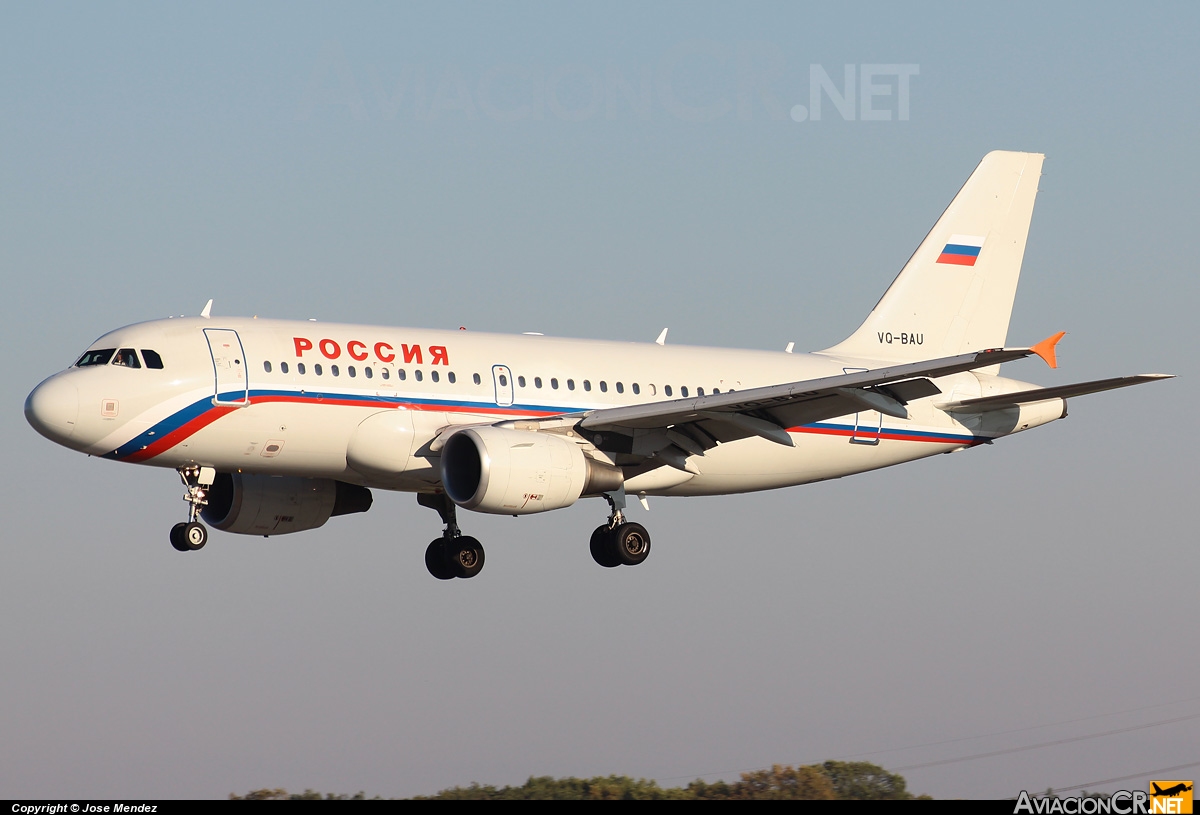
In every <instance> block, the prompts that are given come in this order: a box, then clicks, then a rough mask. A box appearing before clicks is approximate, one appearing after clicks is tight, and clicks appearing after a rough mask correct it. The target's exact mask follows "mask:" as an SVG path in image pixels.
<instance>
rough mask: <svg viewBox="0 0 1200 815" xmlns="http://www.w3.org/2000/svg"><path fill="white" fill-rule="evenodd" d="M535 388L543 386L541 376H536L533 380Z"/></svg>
mask: <svg viewBox="0 0 1200 815" xmlns="http://www.w3.org/2000/svg"><path fill="white" fill-rule="evenodd" d="M533 386H534V387H535V388H540V387H541V386H542V378H541V377H540V376H535V377H534V378H533Z"/></svg>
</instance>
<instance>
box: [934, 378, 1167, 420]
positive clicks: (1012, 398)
mask: <svg viewBox="0 0 1200 815" xmlns="http://www.w3.org/2000/svg"><path fill="white" fill-rule="evenodd" d="M1172 377H1173V374H1138V375H1137V376H1117V377H1113V378H1112V379H1095V380H1092V381H1091V382H1076V383H1075V384H1074V385H1056V386H1054V387H1052V388H1034V389H1032V390H1027V391H1017V392H1015V393H1000V394H996V395H995V396H980V397H978V398H975V399H963V400H961V401H958V402H947V403H945V404H935V405H934V407H937V408H939V409H940V410H949V411H954V412H958V413H977V412H980V411H985V410H997V409H999V408H1004V407H1012V406H1016V405H1022V404H1026V403H1028V402H1040V401H1042V400H1043V399H1066V398H1067V397H1069V396H1083V395H1084V394H1086V393H1099V392H1101V391H1111V390H1114V389H1116V388H1127V387H1129V386H1130V385H1140V384H1142V383H1143V382H1156V381H1157V380H1159V379H1171V378H1172Z"/></svg>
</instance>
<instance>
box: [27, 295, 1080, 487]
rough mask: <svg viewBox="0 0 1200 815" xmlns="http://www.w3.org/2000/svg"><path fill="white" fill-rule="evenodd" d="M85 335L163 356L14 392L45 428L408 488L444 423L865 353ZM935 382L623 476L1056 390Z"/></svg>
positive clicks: (814, 369)
mask: <svg viewBox="0 0 1200 815" xmlns="http://www.w3.org/2000/svg"><path fill="white" fill-rule="evenodd" d="M91 349H135V350H137V351H138V353H139V354H140V353H142V352H143V351H144V350H151V351H153V352H155V354H156V355H157V356H158V357H160V358H161V360H162V367H161V368H151V367H148V366H147V365H146V364H142V365H141V367H138V368H132V367H127V366H122V365H117V364H112V363H106V364H98V365H90V366H88V365H85V366H82V367H72V368H70V369H68V370H66V371H63V372H61V373H59V374H56V375H55V376H53V377H51V378H50V379H48V380H46V382H44V383H43V384H42V385H41V386H39V388H38V390H37V391H35V392H34V394H31V396H30V404H34V403H35V402H36V401H37V400H38V399H39V396H38V394H39V393H40V394H41V397H40V398H41V402H39V403H38V404H41V405H43V406H44V407H42V408H40V413H38V411H36V410H35V411H34V412H35V413H38V415H39V416H41V418H40V419H39V422H38V424H36V425H35V426H37V427H38V429H39V431H40V432H42V433H43V434H45V435H47V436H49V437H51V438H52V439H54V440H55V441H57V442H58V443H60V444H63V445H66V446H68V447H71V448H73V449H76V450H80V451H82V452H85V453H87V454H89V455H95V456H103V457H107V458H112V459H116V460H120V461H128V462H133V463H143V464H150V465H154V466H160V467H171V468H180V467H185V466H189V465H199V466H205V467H212V468H215V469H217V470H220V471H225V472H243V473H250V474H264V475H291V476H303V477H310V478H330V479H335V480H339V481H345V482H348V483H354V484H360V485H363V486H367V487H379V488H383V489H394V490H407V491H430V490H434V489H437V488H438V487H439V482H440V477H441V476H440V472H439V469H438V457H437V453H436V452H435V451H431V450H430V449H429V443H430V442H431V441H432V440H433V439H435V438H436V437H437V436H438V434H439V433H441V432H442V431H443V430H445V429H446V428H448V427H451V426H455V425H467V424H475V425H477V424H490V423H494V422H498V421H504V420H514V419H520V418H522V417H544V416H550V415H557V414H563V413H576V412H583V411H587V410H592V409H597V408H610V407H617V406H622V405H633V404H642V403H646V402H656V401H670V400H686V399H689V398H694V397H697V396H701V395H704V394H712V393H715V392H718V391H719V392H721V393H725V392H728V391H730V390H744V389H748V388H753V387H759V386H767V385H774V384H778V383H783V382H797V381H802V380H809V379H816V378H820V377H827V376H833V375H838V374H842V373H844V372H846V371H848V370H855V369H867V368H876V367H880V363H879V362H878V361H873V360H867V359H849V358H835V357H832V356H829V355H826V354H789V353H784V352H765V351H746V350H729V349H718V348H702V347H687V346H672V345H658V344H655V343H619V342H601V341H593V340H572V339H559V338H552V337H543V336H529V335H517V336H511V335H501V334H482V333H475V332H470V331H434V330H428V329H415V328H413V329H410V328H388V327H381V326H360V325H346V324H332V323H319V322H312V321H308V322H298V321H283V320H260V319H246V318H230V319H215V318H214V319H204V318H177V319H167V320H157V321H153V322H147V323H140V324H137V325H132V326H128V327H125V328H121V329H118V330H116V331H113V332H110V333H109V334H106V335H105V336H103V337H101V338H100V339H99V340H97V341H96V342H95V343H93V344H92V346H91ZM935 384H936V385H937V386H938V388H939V389H940V390H941V392H942V393H941V394H940V395H937V396H933V397H927V398H923V399H918V400H915V401H913V402H911V403H910V404H909V405H908V412H909V418H908V419H897V418H893V417H891V416H882V417H881V416H880V414H878V413H876V412H874V411H864V412H860V413H857V414H855V413H851V414H849V415H846V416H843V417H840V418H838V419H835V420H831V421H821V422H816V423H813V424H809V425H804V426H799V427H791V428H788V432H789V434H790V436H791V438H792V441H793V442H794V446H791V447H787V446H784V445H781V444H775V443H772V442H771V441H768V440H765V439H762V438H758V437H751V438H747V439H742V440H739V441H734V442H730V443H727V444H721V445H718V446H716V447H714V448H713V449H710V450H708V451H706V452H705V453H704V455H703V456H702V457H695V458H694V459H693V461H695V463H696V466H695V467H693V468H691V469H693V470H698V472H685V471H683V470H681V469H678V468H674V467H669V466H662V467H658V468H657V469H653V470H650V471H649V472H644V473H641V474H639V475H636V476H634V477H633V478H631V479H630V480H628V481H627V482H626V485H625V488H626V490H628V491H629V492H645V493H647V494H650V495H712V494H723V493H738V492H748V491H752V490H765V489H772V488H777V487H784V486H791V485H796V484H804V483H809V482H813V481H820V480H824V479H829V478H838V477H841V476H844V475H849V474H852V473H858V472H863V471H866V470H872V469H877V468H880V467H887V466H890V465H893V464H898V463H901V462H905V461H911V460H913V459H917V458H922V457H925V456H929V455H933V454H935V453H944V452H949V451H953V450H957V449H962V448H964V447H970V446H973V445H975V444H979V443H982V442H986V441H988V440H990V439H992V438H995V437H997V436H1000V435H1005V434H1007V433H1011V432H1016V431H1018V430H1023V429H1026V428H1027V427H1032V426H1034V425H1037V424H1043V423H1045V422H1047V421H1051V420H1053V419H1055V418H1058V417H1059V416H1061V415H1062V412H1063V410H1062V408H1063V405H1062V400H1060V399H1056V400H1050V402H1047V403H1039V404H1037V405H1034V406H1025V407H1023V408H1021V409H1014V410H1008V411H994V412H992V413H983V414H965V415H964V414H954V413H948V412H945V411H942V410H939V409H938V408H937V407H935V405H936V404H938V403H945V402H949V401H952V400H961V399H968V398H973V397H978V396H981V395H988V394H992V393H1000V392H1009V391H1016V390H1021V389H1025V388H1028V387H1031V386H1029V385H1025V384H1024V383H1019V382H1015V381H1012V380H1004V379H1000V378H999V377H994V376H988V375H986V374H981V373H960V374H956V375H953V376H949V377H943V378H941V379H937V380H935ZM387 411H405V412H406V413H407V415H406V416H405V417H404V421H403V422H401V423H399V424H398V425H397V427H398V428H400V430H399V431H398V432H399V435H398V437H397V443H396V444H395V447H396V449H395V450H392V451H389V452H388V453H387V454H386V455H382V454H381V455H379V456H373V453H372V452H371V451H368V452H366V453H363V452H362V451H360V452H358V453H355V454H352V455H349V456H348V450H349V449H350V447H351V444H352V441H353V439H354V437H355V431H356V429H357V428H358V427H359V426H360V424H362V423H363V422H364V420H366V419H367V418H368V417H370V416H373V415H374V414H377V413H381V412H387ZM28 412H29V409H28V408H27V413H28ZM410 434H411V437H410V438H405V436H408V435H410ZM360 446H361V445H360ZM376 452H378V451H376ZM368 459H371V460H370V461H367V460H368ZM360 460H361V461H366V462H367V463H366V464H362V463H357V462H359V461H360ZM379 460H382V461H384V462H385V464H386V462H394V464H393V465H391V466H381V465H379V464H378V461H379ZM356 463H357V466H356Z"/></svg>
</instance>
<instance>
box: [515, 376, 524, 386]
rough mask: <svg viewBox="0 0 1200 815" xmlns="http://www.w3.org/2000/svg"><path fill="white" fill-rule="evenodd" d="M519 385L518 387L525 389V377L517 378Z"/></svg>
mask: <svg viewBox="0 0 1200 815" xmlns="http://www.w3.org/2000/svg"><path fill="white" fill-rule="evenodd" d="M517 385H518V386H520V387H522V388H523V387H525V377H523V376H518V377H517Z"/></svg>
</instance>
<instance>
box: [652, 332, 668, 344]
mask: <svg viewBox="0 0 1200 815" xmlns="http://www.w3.org/2000/svg"><path fill="white" fill-rule="evenodd" d="M655 342H656V343H658V344H659V345H666V344H667V329H665V328H664V329H663V330H662V333H661V334H659V335H658V339H656V340H655Z"/></svg>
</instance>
